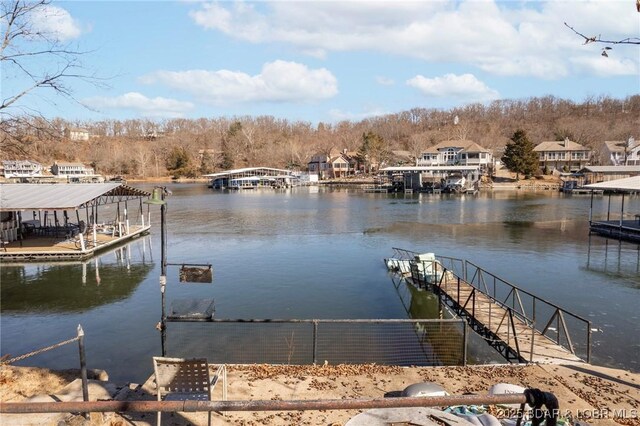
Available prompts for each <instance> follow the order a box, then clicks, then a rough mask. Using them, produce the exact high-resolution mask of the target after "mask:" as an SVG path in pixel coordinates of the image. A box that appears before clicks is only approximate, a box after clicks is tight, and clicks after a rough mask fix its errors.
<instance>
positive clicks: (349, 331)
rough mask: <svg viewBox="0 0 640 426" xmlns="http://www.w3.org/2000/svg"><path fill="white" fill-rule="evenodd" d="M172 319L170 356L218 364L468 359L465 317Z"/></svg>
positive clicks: (402, 362) (422, 363)
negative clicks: (206, 359)
mask: <svg viewBox="0 0 640 426" xmlns="http://www.w3.org/2000/svg"><path fill="white" fill-rule="evenodd" d="M167 323H168V324H167V333H166V335H167V337H166V342H165V347H166V348H167V350H166V352H167V354H170V355H171V356H178V357H179V356H186V355H188V356H191V357H193V356H206V357H207V358H208V359H209V360H211V361H215V362H218V363H236V364H238V363H240V364H251V363H270V364H299V365H302V364H317V363H323V362H328V363H330V364H366V363H376V364H382V365H405V366H410V365H420V366H432V365H465V363H466V346H467V327H466V323H465V321H464V320H462V319H444V320H440V319H249V320H243V319H215V318H208V319H194V318H177V319H171V318H168V319H167ZM198 323H199V325H198ZM194 335H197V336H198V337H197V339H194Z"/></svg>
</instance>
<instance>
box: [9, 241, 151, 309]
mask: <svg viewBox="0 0 640 426" xmlns="http://www.w3.org/2000/svg"><path fill="white" fill-rule="evenodd" d="M150 241H151V240H150V239H149V237H148V236H147V237H142V238H140V239H137V240H134V241H130V242H129V243H127V244H125V245H121V246H118V247H116V248H114V249H111V250H109V251H107V252H104V253H101V254H100V255H98V256H95V257H94V258H92V259H90V260H87V261H76V262H60V263H48V264H29V263H24V264H12V265H10V266H7V265H2V268H1V269H0V282H2V286H0V298H1V299H2V313H3V314H6V313H28V312H34V311H36V312H39V313H41V314H42V313H68V312H82V311H84V310H87V309H92V308H95V307H98V306H102V305H105V304H109V303H114V302H117V301H119V300H122V299H126V298H128V297H130V295H131V294H132V293H133V291H134V290H135V289H136V287H137V286H138V285H139V284H140V283H141V282H142V281H143V280H144V279H145V278H146V277H147V275H148V274H149V271H151V269H152V268H153V263H152V258H151V254H152V253H151V247H150V245H149V244H150ZM133 250H136V251H139V252H140V254H141V256H140V259H141V260H136V262H132V261H131V256H132V251H133ZM136 258H138V256H136Z"/></svg>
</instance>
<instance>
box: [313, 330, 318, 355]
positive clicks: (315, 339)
mask: <svg viewBox="0 0 640 426" xmlns="http://www.w3.org/2000/svg"><path fill="white" fill-rule="evenodd" d="M313 363H314V364H317V363H318V321H317V320H314V321H313Z"/></svg>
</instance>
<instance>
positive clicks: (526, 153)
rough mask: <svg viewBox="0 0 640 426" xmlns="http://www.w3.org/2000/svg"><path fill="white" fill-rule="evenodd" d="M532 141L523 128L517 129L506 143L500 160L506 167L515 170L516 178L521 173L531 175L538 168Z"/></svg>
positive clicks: (517, 178) (536, 155)
mask: <svg viewBox="0 0 640 426" xmlns="http://www.w3.org/2000/svg"><path fill="white" fill-rule="evenodd" d="M533 148H534V145H533V142H531V141H530V140H529V138H528V137H527V133H526V132H525V131H524V130H517V131H516V132H515V133H514V134H513V136H512V137H511V142H509V143H507V146H506V147H505V149H504V155H503V156H502V158H501V160H502V163H503V164H504V165H505V166H506V167H507V169H509V170H511V171H512V172H515V174H516V180H519V179H520V174H521V173H522V174H523V175H524V176H525V178H527V177H531V176H533V175H534V174H535V172H536V171H537V170H538V154H536V153H535V151H534V150H533Z"/></svg>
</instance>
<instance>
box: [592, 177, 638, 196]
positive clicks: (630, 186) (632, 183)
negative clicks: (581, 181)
mask: <svg viewBox="0 0 640 426" xmlns="http://www.w3.org/2000/svg"><path fill="white" fill-rule="evenodd" d="M585 188H589V189H607V190H617V191H631V192H634V191H638V192H640V176H633V177H628V178H624V179H615V180H610V181H607V182H600V183H592V184H591V185H585Z"/></svg>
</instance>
